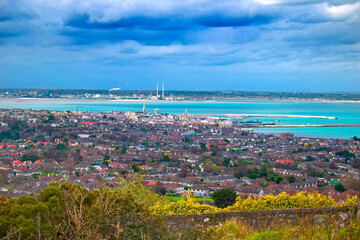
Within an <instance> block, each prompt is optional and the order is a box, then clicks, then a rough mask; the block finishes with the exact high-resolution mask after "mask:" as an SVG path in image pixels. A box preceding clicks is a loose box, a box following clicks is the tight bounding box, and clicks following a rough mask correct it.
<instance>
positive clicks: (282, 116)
mask: <svg viewBox="0 0 360 240" xmlns="http://www.w3.org/2000/svg"><path fill="white" fill-rule="evenodd" d="M189 116H193V117H235V118H236V117H237V118H242V119H245V118H250V117H274V118H312V119H337V117H329V116H307V115H291V114H290V115H289V114H189Z"/></svg>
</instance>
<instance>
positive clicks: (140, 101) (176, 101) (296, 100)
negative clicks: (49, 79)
mask: <svg viewBox="0 0 360 240" xmlns="http://www.w3.org/2000/svg"><path fill="white" fill-rule="evenodd" d="M31 100H33V101H36V102H41V101H53V102H54V101H64V102H70V101H78V102H120V103H184V102H185V103H239V102H247V103H248V102H289V103H360V101H355V100H310V99H276V98H274V99H265V98H249V99H212V100H148V99H94V98H89V99H84V98H6V97H0V103H1V102H2V101H9V102H16V101H19V102H27V101H28V102H31ZM0 107H1V106H0Z"/></svg>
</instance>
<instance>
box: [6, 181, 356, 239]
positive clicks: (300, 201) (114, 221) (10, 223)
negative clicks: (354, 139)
mask: <svg viewBox="0 0 360 240" xmlns="http://www.w3.org/2000/svg"><path fill="white" fill-rule="evenodd" d="M355 203H356V198H349V199H348V200H347V201H346V202H344V203H341V204H338V203H336V202H335V201H334V200H333V199H331V198H330V197H328V196H323V195H320V194H317V193H311V194H306V193H298V194H296V195H294V196H289V195H287V194H285V193H282V194H280V195H278V196H272V195H267V196H263V197H260V198H255V199H251V198H247V199H242V198H241V197H238V198H237V199H236V202H235V204H234V205H232V206H229V207H227V208H224V209H221V208H217V207H214V206H210V205H207V204H200V203H199V202H198V201H196V200H195V199H194V198H186V199H182V200H180V201H177V202H174V201H170V200H168V199H166V197H159V196H158V195H157V194H155V193H153V192H151V191H150V190H149V189H147V188H145V187H144V186H143V185H142V184H141V179H138V178H136V179H134V180H133V181H128V182H125V181H124V182H122V183H121V185H120V187H117V188H109V187H103V188H100V189H96V190H87V189H85V188H83V187H81V186H79V185H75V184H69V183H63V184H59V183H53V184H50V185H49V186H48V187H47V188H46V189H44V190H42V191H41V192H40V194H39V195H38V196H37V197H34V196H22V197H19V198H17V199H15V198H7V197H4V196H1V197H0V237H1V238H4V239H179V236H178V235H176V236H175V235H174V233H170V232H169V231H168V230H167V228H166V227H165V226H164V224H163V222H162V219H161V215H164V214H189V213H203V212H218V211H235V210H260V209H276V208H303V207H305V208H306V207H326V206H345V205H355ZM239 224H240V223H235V222H229V223H225V224H224V225H221V226H219V227H217V228H210V229H208V230H201V231H200V232H199V231H197V230H196V229H195V230H191V231H189V234H191V236H190V235H189V238H188V239H207V238H208V239H239V238H240V235H237V234H240V232H241V229H242V228H243V227H244V226H242V225H239ZM248 229H250V228H248ZM223 231H224V232H227V234H222V233H221V232H223ZM249 231H250V230H249ZM274 231H275V230H271V234H270V235H269V236H277V235H276V234H278V233H277V232H274ZM276 231H280V230H276ZM291 231H295V230H294V228H290V227H289V228H286V229H283V230H281V231H280V232H281V234H282V233H283V232H284V234H285V233H286V234H290V233H291ZM344 231H345V230H344ZM346 231H348V230H346ZM354 231H355V230H354ZM356 231H359V229H357V230H356ZM356 231H355V232H356ZM186 234H187V233H186ZM186 234H185V233H183V234H182V235H181V236H182V237H181V238H180V239H183V237H184V236H186ZM207 234H210V235H211V236H212V237H210V235H209V237H206V236H207ZM216 234H218V235H216ZM228 234H230V235H228ZM231 234H234V235H231ZM241 234H245V233H241ZM261 234H263V233H262V232H256V231H252V230H251V231H250V232H248V234H245V235H244V236H243V237H244V238H247V237H251V236H252V238H251V239H262V238H260V237H256V236H262V235H261ZM279 234H280V233H279ZM286 234H285V235H284V236H286ZM214 236H223V237H225V238H214ZM226 236H229V237H226ZM231 236H233V237H234V238H231ZM241 238H242V237H241ZM274 239H275V237H274Z"/></svg>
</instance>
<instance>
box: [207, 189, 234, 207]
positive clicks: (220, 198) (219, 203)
mask: <svg viewBox="0 0 360 240" xmlns="http://www.w3.org/2000/svg"><path fill="white" fill-rule="evenodd" d="M211 198H212V199H213V200H214V203H215V206H216V207H219V208H226V207H228V206H231V205H233V204H234V203H235V201H236V192H235V191H234V190H231V189H221V190H219V191H216V192H214V193H212V194H211Z"/></svg>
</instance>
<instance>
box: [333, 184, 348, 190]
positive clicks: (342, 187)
mask: <svg viewBox="0 0 360 240" xmlns="http://www.w3.org/2000/svg"><path fill="white" fill-rule="evenodd" d="M334 189H335V190H336V191H339V192H345V191H346V188H345V187H344V185H342V184H341V183H338V184H336V185H335V187H334Z"/></svg>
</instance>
